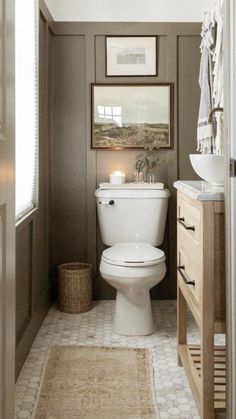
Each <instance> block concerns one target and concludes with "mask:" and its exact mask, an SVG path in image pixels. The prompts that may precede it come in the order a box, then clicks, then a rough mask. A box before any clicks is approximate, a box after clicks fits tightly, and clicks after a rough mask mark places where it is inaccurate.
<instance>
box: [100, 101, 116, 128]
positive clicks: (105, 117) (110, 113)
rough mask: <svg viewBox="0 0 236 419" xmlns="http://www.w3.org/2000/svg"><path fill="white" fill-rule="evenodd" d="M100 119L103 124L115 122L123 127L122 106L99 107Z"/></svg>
mask: <svg viewBox="0 0 236 419" xmlns="http://www.w3.org/2000/svg"><path fill="white" fill-rule="evenodd" d="M97 113H98V118H99V119H101V120H102V121H103V122H105V121H109V120H110V121H114V122H116V123H117V125H118V126H119V127H122V117H121V106H100V105H99V106H98V108H97Z"/></svg>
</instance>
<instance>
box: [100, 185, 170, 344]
mask: <svg viewBox="0 0 236 419" xmlns="http://www.w3.org/2000/svg"><path fill="white" fill-rule="evenodd" d="M169 196H170V192H169V191H168V190H167V189H163V186H162V184H153V185H150V184H145V183H143V184H123V185H120V186H119V187H116V186H112V185H110V184H101V185H100V187H99V189H97V190H96V192H95V197H96V201H97V210H98V219H99V224H100V231H101V237H102V241H103V243H104V244H105V245H107V246H110V247H109V248H108V249H106V250H104V252H103V254H102V258H101V263H100V272H101V275H102V277H103V278H104V279H105V280H106V281H107V282H108V283H109V284H110V285H112V286H113V287H114V288H116V290H117V295H116V308H115V318H114V331H115V333H118V334H121V335H127V336H134V335H150V334H152V333H153V332H154V324H153V319H152V310H151V300H150V289H151V288H152V287H154V286H155V285H156V284H158V283H159V282H160V281H161V280H162V279H163V278H164V276H165V273H166V263H165V254H164V252H163V251H162V250H160V249H158V248H156V247H154V246H159V245H160V244H161V243H162V241H163V237H164V231H165V224H166V216H167V208H168V198H169Z"/></svg>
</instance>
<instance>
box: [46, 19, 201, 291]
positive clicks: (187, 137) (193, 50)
mask: <svg viewBox="0 0 236 419" xmlns="http://www.w3.org/2000/svg"><path fill="white" fill-rule="evenodd" d="M53 32H54V36H53V39H52V73H51V79H52V99H51V100H52V102H51V116H52V153H51V158H52V160H51V164H52V183H51V241H50V249H51V273H52V275H53V276H55V273H56V266H57V265H58V264H59V263H61V262H65V261H75V260H78V261H87V262H90V263H92V265H93V268H94V287H93V290H94V297H95V298H96V299H108V298H114V297H115V291H114V289H112V288H111V287H110V286H109V285H108V284H107V283H106V282H105V281H103V280H102V279H101V277H100V275H99V272H98V267H99V261H100V257H101V252H102V250H103V248H104V247H103V244H102V243H101V239H100V234H99V228H98V223H97V216H96V206H95V200H94V191H95V189H96V187H97V185H98V184H99V182H102V181H106V180H107V179H108V174H109V172H110V171H111V170H112V169H114V168H119V169H121V170H124V171H125V172H126V174H127V179H128V180H131V178H132V172H133V167H134V159H135V156H136V155H137V150H129V151H120V152H110V151H94V150H91V148H90V144H91V93H90V90H91V83H158V82H172V83H173V84H174V115H173V119H174V142H173V147H172V149H171V150H166V151H162V153H161V154H162V157H163V159H167V160H168V165H167V166H164V165H163V166H161V167H160V169H159V171H158V180H160V181H163V182H164V183H165V185H166V187H168V188H169V189H170V191H171V195H172V197H171V200H170V205H169V217H168V222H167V228H166V236H165V240H164V243H163V249H164V250H165V252H166V255H167V268H168V269H167V275H166V278H165V279H164V280H163V281H162V282H161V283H160V284H159V285H157V286H156V287H155V288H154V289H153V290H152V297H153V298H175V296H176V215H175V214H176V194H175V190H174V189H173V182H174V181H175V180H177V179H179V178H181V179H193V178H194V177H195V176H194V173H193V171H192V169H191V166H190V163H189V159H188V154H189V153H190V152H194V151H195V150H196V123H197V114H198V103H199V87H198V72H199V62H200V53H199V42H200V36H199V33H200V24H198V23H108V22H107V23H102V22H100V23H89V22H83V23H76V22H64V23H63V22H55V23H54V24H53ZM105 35H144V36H145V35H157V36H158V57H157V58H158V76H157V77H132V78H128V77H122V78H118V77H115V78H114V77H113V78H108V77H106V75H105Z"/></svg>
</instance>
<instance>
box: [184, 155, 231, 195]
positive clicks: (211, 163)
mask: <svg viewBox="0 0 236 419" xmlns="http://www.w3.org/2000/svg"><path fill="white" fill-rule="evenodd" d="M189 157H190V161H191V164H192V166H193V169H194V171H195V172H196V173H197V174H198V176H200V177H201V178H202V179H204V180H206V181H207V182H210V183H212V185H213V186H216V187H219V186H220V187H222V186H224V156H219V155H216V154H190V155H189Z"/></svg>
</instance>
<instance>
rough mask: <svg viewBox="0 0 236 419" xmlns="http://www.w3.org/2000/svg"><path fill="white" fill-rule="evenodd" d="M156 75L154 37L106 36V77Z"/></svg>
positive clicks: (155, 44) (155, 39)
mask: <svg viewBox="0 0 236 419" xmlns="http://www.w3.org/2000/svg"><path fill="white" fill-rule="evenodd" d="M156 75H157V37H156V36H107V37H106V76H107V77H122V76H123V77H125V76H126V77H132V76H156Z"/></svg>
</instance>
